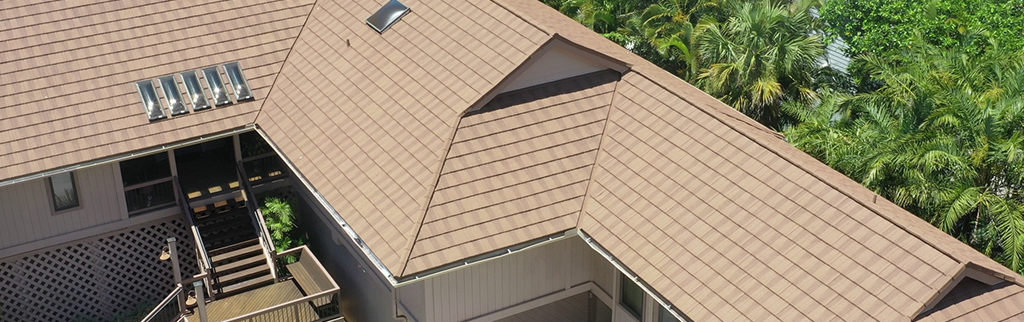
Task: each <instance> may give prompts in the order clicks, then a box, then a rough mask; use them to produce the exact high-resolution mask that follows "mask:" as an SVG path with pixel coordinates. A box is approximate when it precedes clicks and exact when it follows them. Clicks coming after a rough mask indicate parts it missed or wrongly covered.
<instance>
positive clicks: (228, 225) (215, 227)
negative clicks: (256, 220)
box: [199, 217, 255, 237]
mask: <svg viewBox="0 0 1024 322" xmlns="http://www.w3.org/2000/svg"><path fill="white" fill-rule="evenodd" d="M241 219H242V220H238V219H236V220H225V221H221V222H217V223H213V224H209V225H206V226H200V227H199V232H200V233H202V234H203V235H204V237H205V236H206V235H215V234H216V233H218V232H225V231H233V230H235V229H247V230H255V228H253V226H252V222H251V221H249V220H248V219H249V218H245V217H241Z"/></svg>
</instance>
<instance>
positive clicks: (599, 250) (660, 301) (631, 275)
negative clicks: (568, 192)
mask: <svg viewBox="0 0 1024 322" xmlns="http://www.w3.org/2000/svg"><path fill="white" fill-rule="evenodd" d="M576 233H577V234H578V235H579V236H580V238H582V239H583V242H585V243H587V245H590V248H592V249H594V251H596V252H597V253H598V254H600V255H601V256H602V257H604V258H605V259H606V260H608V261H609V262H611V263H612V266H615V269H617V270H619V272H621V273H622V275H624V276H626V277H628V278H629V279H630V280H631V281H633V282H634V283H636V285H637V286H640V289H642V290H644V293H647V295H650V296H651V298H653V299H654V301H656V302H658V304H660V305H661V306H662V307H664V308H665V310H667V311H668V313H669V314H672V316H674V317H675V318H676V319H678V320H679V321H690V322H692V321H693V320H691V319H690V318H689V317H687V316H686V315H685V314H683V313H682V312H679V310H678V309H676V308H675V307H673V306H672V304H671V303H669V302H668V300H666V299H665V298H664V297H662V296H661V294H658V293H657V292H655V291H654V289H652V288H651V287H650V286H648V285H647V283H646V282H644V281H643V280H641V279H640V276H638V275H636V274H634V273H633V271H631V270H629V269H628V268H626V265H624V264H622V262H620V261H619V260H618V259H616V258H615V256H613V255H612V254H611V253H609V252H608V251H607V250H605V249H604V247H601V245H600V244H598V243H597V242H596V241H594V239H593V238H591V237H590V235H587V233H585V232H583V230H581V229H576Z"/></svg>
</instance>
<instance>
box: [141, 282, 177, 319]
mask: <svg viewBox="0 0 1024 322" xmlns="http://www.w3.org/2000/svg"><path fill="white" fill-rule="evenodd" d="M182 291H183V289H182V287H181V284H178V285H177V286H176V287H174V290H172V291H171V293H170V294H168V295H167V297H165V298H164V299H163V301H160V303H159V304H157V305H156V307H154V308H153V310H152V311H149V314H146V317H144V318H142V320H140V321H139V322H149V321H151V320H152V319H153V318H155V317H156V315H157V314H160V311H162V310H163V308H164V307H166V306H167V304H170V303H171V301H172V300H175V299H177V298H178V293H181V292H182ZM179 313H180V312H179Z"/></svg>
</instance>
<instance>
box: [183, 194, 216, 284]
mask: <svg viewBox="0 0 1024 322" xmlns="http://www.w3.org/2000/svg"><path fill="white" fill-rule="evenodd" d="M174 186H175V187H177V188H176V189H174V191H175V192H176V193H177V195H178V206H179V207H181V214H182V216H185V220H187V221H188V226H189V229H190V230H191V231H192V239H193V241H194V242H195V246H196V260H197V262H198V263H199V275H202V276H205V277H204V278H203V285H205V287H206V294H210V296H211V297H212V296H213V290H212V289H211V288H210V276H212V275H213V264H212V263H211V261H210V255H209V254H208V253H206V244H204V243H203V236H202V235H200V234H199V227H198V226H196V220H195V218H192V210H191V209H189V208H190V206H189V203H188V199H187V198H185V192H184V191H182V190H181V184H179V182H178V177H174ZM197 292H198V290H197Z"/></svg>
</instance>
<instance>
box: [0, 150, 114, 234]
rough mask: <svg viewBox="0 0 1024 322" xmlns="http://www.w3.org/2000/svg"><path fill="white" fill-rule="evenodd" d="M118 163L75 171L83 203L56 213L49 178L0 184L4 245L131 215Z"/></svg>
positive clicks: (0, 215)
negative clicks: (126, 205) (124, 200)
mask: <svg viewBox="0 0 1024 322" xmlns="http://www.w3.org/2000/svg"><path fill="white" fill-rule="evenodd" d="M116 166H117V164H107V165H101V166H95V167H91V168H86V169H82V170H78V171H75V172H74V176H75V183H76V188H77V190H78V197H79V203H80V204H81V206H80V207H78V208H75V209H71V210H67V211H62V212H60V213H58V214H54V212H53V210H52V209H53V208H52V205H51V204H50V203H51V201H50V197H49V194H50V189H49V188H48V187H47V184H46V179H36V180H32V181H28V182H24V183H19V184H15V185H10V186H5V187H0V222H2V223H3V224H2V225H0V249H4V248H8V247H11V246H16V245H20V244H24V243H28V242H33V241H37V240H41V239H46V238H49V237H54V236H58V235H62V234H66V233H70V232H74V231H78V230H81V229H84V228H89V227H93V226H97V225H102V224H105V223H110V222H114V221H118V220H121V219H125V218H127V217H128V216H127V213H126V212H125V209H124V207H122V206H121V201H120V200H121V199H122V198H123V196H122V190H123V187H121V183H120V182H118V180H117V178H116V175H115V173H116V171H117V169H115V167H116Z"/></svg>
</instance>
